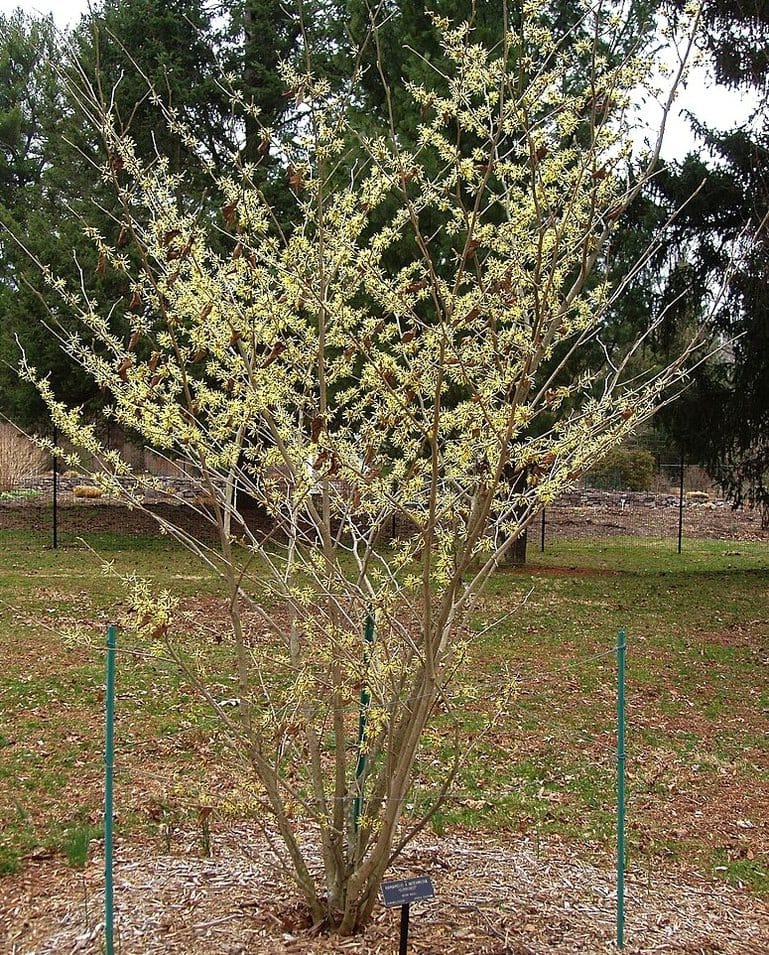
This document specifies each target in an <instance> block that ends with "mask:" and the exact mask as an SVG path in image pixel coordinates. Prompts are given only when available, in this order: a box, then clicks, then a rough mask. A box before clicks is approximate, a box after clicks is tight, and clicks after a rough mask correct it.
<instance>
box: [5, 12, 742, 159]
mask: <svg viewBox="0 0 769 955" xmlns="http://www.w3.org/2000/svg"><path fill="white" fill-rule="evenodd" d="M17 7H21V8H22V9H23V10H24V11H25V12H27V13H31V14H36V15H40V14H47V13H53V16H54V19H55V21H56V23H57V25H58V26H60V27H65V26H69V25H72V24H74V23H76V22H77V20H78V19H79V17H80V16H81V14H83V13H84V12H85V11H86V10H87V9H88V0H0V13H6V14H7V13H11V12H12V11H13V10H14V9H16V8H17ZM751 106H752V103H750V102H743V101H742V100H741V98H740V97H739V96H738V95H737V94H735V93H731V92H727V91H726V90H724V89H721V88H719V87H717V86H715V85H714V84H713V83H712V80H710V79H709V77H708V74H707V72H706V71H705V70H704V69H697V70H696V71H694V72H693V74H692V76H691V77H690V79H689V81H688V83H687V86H686V88H685V89H684V90H683V91H682V92H681V93H680V95H679V98H678V100H677V102H676V106H675V107H674V110H673V114H672V115H671V117H670V119H669V120H668V129H667V133H666V139H665V146H664V148H663V154H664V155H665V156H666V157H667V158H670V159H681V158H683V157H684V155H685V154H686V153H687V152H688V151H689V150H690V149H692V148H695V141H694V139H693V137H692V135H691V132H690V129H689V124H688V122H687V121H686V119H684V118H683V117H682V116H681V115H680V113H682V112H684V111H686V110H688V111H690V112H692V113H694V114H695V115H696V116H698V117H699V118H700V119H702V120H703V121H704V122H705V123H706V124H707V125H710V126H712V127H717V128H719V129H726V128H728V127H730V126H733V125H736V124H738V123H741V122H744V121H745V119H747V118H748V116H749V115H750V110H751ZM644 115H645V116H648V120H647V121H648V122H649V124H653V123H654V122H655V120H656V118H657V113H656V112H655V111H654V110H653V108H651V107H650V108H649V109H648V110H647V111H646V113H645V114H644Z"/></svg>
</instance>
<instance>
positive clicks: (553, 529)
mask: <svg viewBox="0 0 769 955" xmlns="http://www.w3.org/2000/svg"><path fill="white" fill-rule="evenodd" d="M103 437H104V438H105V439H106V442H107V444H108V446H111V447H113V448H117V449H119V450H120V451H121V453H122V454H123V455H124V456H125V457H126V458H127V459H128V460H129V462H130V463H131V464H132V466H133V467H134V468H137V469H139V470H142V471H145V472H147V473H149V474H152V475H154V476H155V479H156V480H155V484H156V490H153V491H152V492H151V493H150V494H149V495H148V496H147V497H146V498H145V502H144V503H145V505H146V508H147V509H148V510H149V513H147V511H145V510H142V509H138V508H134V509H129V508H127V507H126V506H125V504H124V503H122V502H121V501H119V500H118V499H116V498H110V497H109V496H108V495H106V494H105V493H104V492H103V491H102V489H101V488H99V487H97V486H96V485H95V484H94V482H93V481H91V480H90V479H88V478H85V477H83V476H82V475H79V474H77V473H70V472H68V471H66V470H64V469H63V467H62V464H61V461H60V460H59V461H58V462H56V466H54V463H55V462H54V461H53V459H52V457H51V455H49V454H45V453H44V452H42V451H40V449H39V448H37V446H36V445H34V444H33V443H32V442H30V441H29V440H28V439H27V438H25V437H24V436H23V435H22V434H21V433H20V432H19V431H18V430H17V429H15V428H13V426H11V425H8V424H4V425H0V530H16V531H34V532H37V533H39V534H41V535H44V536H45V537H47V538H48V539H49V540H50V542H51V544H52V545H53V546H58V545H59V544H67V543H73V542H74V541H76V540H77V539H79V538H86V539H87V538H88V537H89V536H90V535H94V534H104V533H120V534H129V535H137V536H152V535H156V534H157V533H158V526H157V522H156V520H155V519H154V518H153V512H154V513H155V514H156V515H157V516H160V517H162V518H165V519H167V520H170V521H172V522H173V523H175V524H177V525H181V526H182V527H184V528H185V529H186V530H187V531H188V532H190V533H192V534H194V535H195V536H197V537H198V538H199V539H203V540H207V539H210V538H211V537H212V536H213V533H214V528H213V525H212V523H211V521H210V520H208V519H207V518H206V513H205V508H206V506H207V504H209V503H210V501H206V500H203V499H202V498H201V495H200V487H199V485H198V483H197V482H196V480H195V475H192V474H189V473H188V471H187V470H186V469H185V468H183V467H180V466H179V465H177V464H176V463H175V462H173V461H171V460H168V459H167V458H164V457H162V456H161V455H158V454H155V453H154V452H152V451H148V450H144V449H141V448H137V447H135V446H133V445H131V444H130V443H128V442H127V441H126V440H125V438H124V437H123V436H122V435H120V434H117V433H114V434H112V435H110V434H107V435H105V436H103ZM633 454H636V452H635V451H633ZM627 460H628V457H627V456H626V457H625V458H621V459H620V460H619V462H618V466H617V467H614V468H612V467H611V463H612V462H611V461H609V466H608V467H602V468H601V469H600V470H596V471H594V472H592V473H590V474H588V475H586V477H585V479H584V480H583V481H582V483H581V485H580V486H579V487H578V488H576V489H575V490H573V491H571V492H569V493H567V494H564V495H563V496H562V497H561V498H560V499H559V500H558V501H557V502H556V503H555V504H553V505H551V506H550V507H548V508H547V509H546V511H545V512H544V513H543V514H542V517H541V520H540V521H539V523H538V524H536V525H535V526H534V527H532V528H531V529H530V531H529V546H532V545H533V544H534V542H535V538H536V541H537V543H538V545H539V549H540V550H543V551H544V550H546V549H547V546H548V545H549V544H553V543H555V542H556V541H561V540H573V539H585V538H601V537H616V536H625V537H630V538H633V537H643V538H649V539H659V540H660V541H666V542H672V543H673V545H674V546H677V547H678V548H679V550H680V549H682V548H683V547H684V546H685V541H686V540H687V539H688V538H709V539H716V540H724V541H727V540H735V539H746V538H756V539H758V538H764V537H767V536H769V534H767V532H766V529H765V528H762V522H761V514H760V512H758V511H751V510H738V511H735V510H733V509H732V508H731V507H730V506H729V505H728V504H727V503H726V502H725V501H724V500H723V499H722V498H721V497H720V495H719V493H718V491H717V489H716V488H715V487H714V485H713V483H712V481H711V479H710V478H709V477H708V474H707V472H706V471H705V470H704V469H703V468H702V467H699V466H697V465H692V464H686V463H685V462H683V461H682V460H681V459H679V460H678V461H671V460H669V459H668V460H664V459H662V458H661V456H659V455H653V454H652V453H651V452H649V451H648V450H646V449H643V450H642V453H641V456H639V455H638V454H636V456H635V457H632V455H631V456H630V460H631V464H632V466H631V468H630V470H628V469H627V467H626V464H627ZM639 484H642V485H643V487H642V489H638V485H639ZM634 487H635V488H636V489H633V488H634ZM129 489H130V487H129ZM241 503H242V502H241ZM244 516H245V518H246V519H247V521H248V524H249V527H252V528H253V529H263V530H265V531H267V530H268V528H267V527H266V524H265V517H264V515H263V514H261V513H260V512H259V510H258V508H256V507H255V506H253V507H251V509H250V510H249V509H248V507H247V508H246V514H245V515H244ZM396 523H397V522H394V524H396ZM392 532H393V535H394V536H397V535H398V534H399V533H401V532H403V529H402V528H399V527H397V526H394V527H393V529H392Z"/></svg>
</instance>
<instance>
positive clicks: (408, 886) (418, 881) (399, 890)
mask: <svg viewBox="0 0 769 955" xmlns="http://www.w3.org/2000/svg"><path fill="white" fill-rule="evenodd" d="M434 897H435V888H434V886H433V880H432V879H431V878H430V876H429V875H418V876H415V877H414V878H413V879H396V880H394V881H393V882H383V883H382V898H383V899H384V904H385V905H386V906H387V908H388V909H389V908H393V907H394V906H396V905H411V903H412V902H420V901H422V899H432V898H434Z"/></svg>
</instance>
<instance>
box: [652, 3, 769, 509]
mask: <svg viewBox="0 0 769 955" xmlns="http://www.w3.org/2000/svg"><path fill="white" fill-rule="evenodd" d="M703 17H704V22H705V24H706V26H707V30H706V34H705V44H706V47H707V49H708V51H709V52H710V54H711V56H712V62H713V67H714V72H715V76H716V78H717V79H718V81H719V82H720V83H722V84H724V85H725V86H728V87H730V88H732V89H735V90H738V91H739V90H741V91H744V92H745V93H746V94H748V95H753V96H756V94H757V97H758V100H759V102H760V104H761V107H760V108H759V109H758V110H757V111H756V113H755V114H754V116H753V117H752V118H751V121H749V122H748V123H746V124H745V125H744V126H742V127H740V128H734V129H731V130H728V131H727V132H724V133H720V132H715V131H712V130H709V129H708V128H707V126H706V125H705V124H703V123H698V124H696V126H695V128H696V131H697V133H698V136H699V139H700V141H701V143H702V145H703V152H705V151H706V150H707V151H708V152H709V153H710V154H711V155H712V156H713V158H714V160H715V163H708V162H707V161H706V159H705V158H703V157H702V156H695V155H691V156H689V157H688V158H687V159H686V160H685V161H684V162H683V163H682V164H680V166H678V167H677V168H675V169H673V170H670V171H669V173H668V174H667V175H666V176H664V177H662V178H661V179H660V180H659V183H658V186H659V194H660V196H661V198H662V200H663V201H664V202H667V203H668V204H670V205H672V204H675V203H680V202H681V201H683V200H684V199H686V197H687V196H688V195H691V193H692V192H693V191H694V190H695V189H696V188H697V187H698V186H699V184H700V183H702V182H703V180H704V182H705V185H704V187H703V188H702V189H701V191H700V192H699V193H698V194H697V195H696V197H695V199H694V201H692V202H689V203H688V204H687V206H686V207H685V209H684V211H683V213H682V215H681V216H680V218H679V220H678V223H677V225H676V233H675V240H676V241H675V244H674V247H673V249H672V250H671V251H672V252H673V253H674V266H675V267H674V268H672V269H671V273H670V275H671V280H670V282H669V284H668V290H667V291H668V296H669V298H670V299H671V300H672V299H673V298H674V295H675V293H676V292H677V291H678V289H677V287H676V282H679V284H680V283H681V280H682V278H683V277H684V276H685V278H686V284H687V286H688V291H687V293H686V298H685V299H682V303H685V308H683V307H679V308H677V309H674V310H672V314H674V315H675V317H676V319H677V320H678V321H679V322H680V321H684V322H685V321H690V320H691V314H692V312H696V310H697V308H698V307H701V306H703V305H704V303H705V301H706V299H707V297H708V296H712V295H713V294H715V292H716V290H718V289H719V288H720V287H721V285H722V283H723V281H724V279H726V287H725V289H724V294H723V298H722V301H721V303H720V306H719V308H718V311H717V323H718V329H719V331H720V333H721V334H722V335H723V336H724V338H726V339H729V340H733V344H732V345H731V346H730V348H729V349H728V350H727V351H726V352H725V353H724V354H723V355H721V356H720V357H718V358H717V359H715V360H713V361H712V362H709V363H708V364H707V365H705V366H704V367H703V368H702V369H701V370H700V372H699V374H698V375H697V377H696V379H695V381H694V383H693V385H692V387H691V388H690V390H689V393H688V394H687V395H686V396H685V398H684V400H683V401H681V402H678V403H676V405H674V406H673V407H672V408H671V410H670V412H669V413H668V414H667V415H666V416H665V418H664V420H665V422H666V424H667V427H668V429H669V430H670V432H671V433H672V434H673V435H674V436H675V437H676V439H677V440H678V441H679V443H680V444H681V445H682V447H683V448H684V449H685V450H686V451H687V452H688V454H689V455H690V456H691V457H692V458H693V459H697V460H700V461H702V462H703V463H704V464H706V465H707V466H708V468H709V470H710V472H711V474H712V475H713V476H714V477H715V478H716V479H717V480H718V481H719V483H720V484H721V486H722V488H723V490H724V491H725V493H726V495H727V496H728V498H729V499H730V500H731V501H732V503H733V504H734V505H735V506H739V505H741V504H743V503H745V504H749V505H756V506H759V507H761V508H762V510H763V512H764V516H765V517H766V516H767V508H768V507H769V379H768V378H767V375H766V369H767V367H769V322H767V309H768V306H769V274H768V273H767V254H768V253H769V234H768V233H767V214H768V213H769V117H768V116H767V113H766V110H765V105H766V97H767V76H769V5H768V4H767V3H766V2H765V0H744V2H743V3H740V4H736V5H735V4H733V3H731V2H726V0H707V2H706V3H705V5H704V8H703ZM734 248H736V249H737V257H736V259H735V260H733V261H731V260H730V250H732V249H734ZM676 253H677V254H676Z"/></svg>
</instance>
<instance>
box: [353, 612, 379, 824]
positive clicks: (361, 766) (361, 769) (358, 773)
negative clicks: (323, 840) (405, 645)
mask: <svg viewBox="0 0 769 955" xmlns="http://www.w3.org/2000/svg"><path fill="white" fill-rule="evenodd" d="M364 639H365V641H366V643H365V648H364V650H363V663H364V665H365V667H366V668H368V661H369V652H370V649H371V644H372V643H373V642H374V617H373V615H372V614H371V613H369V614H368V615H367V616H366V626H365V629H364ZM367 679H368V678H367ZM370 703H371V693H369V689H368V685H367V683H366V681H365V680H364V683H363V686H362V688H361V691H360V710H359V716H358V762H357V764H356V766H355V781H356V782H357V784H358V795H357V796H356V797H355V801H354V802H353V824H354V826H355V831H356V832H357V831H358V825H359V824H360V817H361V810H362V809H363V783H362V781H361V780H362V779H363V774H364V773H365V772H366V766H367V764H368V756H367V755H366V752H365V747H364V745H363V740H364V737H365V735H366V720H367V718H368V708H369V704H370Z"/></svg>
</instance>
